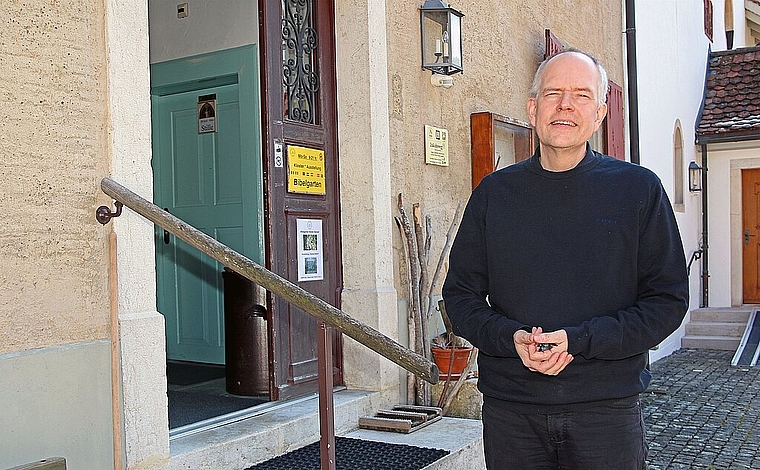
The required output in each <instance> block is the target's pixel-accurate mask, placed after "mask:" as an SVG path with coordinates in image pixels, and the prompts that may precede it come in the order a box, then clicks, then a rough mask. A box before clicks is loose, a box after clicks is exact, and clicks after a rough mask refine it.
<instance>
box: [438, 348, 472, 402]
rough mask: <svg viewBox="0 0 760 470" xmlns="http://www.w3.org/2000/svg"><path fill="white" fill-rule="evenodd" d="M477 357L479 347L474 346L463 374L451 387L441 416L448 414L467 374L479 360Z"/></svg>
mask: <svg viewBox="0 0 760 470" xmlns="http://www.w3.org/2000/svg"><path fill="white" fill-rule="evenodd" d="M477 358H478V349H477V348H472V351H471V352H470V359H469V360H468V361H467V365H466V366H465V368H464V370H463V371H462V375H460V376H459V378H458V379H457V381H456V383H454V387H452V388H451V392H449V393H448V395H447V396H446V400H445V401H444V402H443V406H442V407H441V409H442V411H441V416H446V412H447V411H448V410H449V407H450V406H451V403H452V402H453V401H454V397H456V396H457V393H458V392H459V389H460V388H462V385H464V381H465V380H467V376H468V375H469V373H470V371H471V370H472V368H473V366H474V365H475V361H476V360H477ZM441 396H443V394H441Z"/></svg>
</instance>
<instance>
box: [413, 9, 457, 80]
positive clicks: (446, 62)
mask: <svg viewBox="0 0 760 470" xmlns="http://www.w3.org/2000/svg"><path fill="white" fill-rule="evenodd" d="M463 16H464V15H463V14H462V13H461V12H459V11H457V10H455V9H453V8H451V7H450V6H448V5H447V4H446V3H444V2H442V1H441V0H425V4H424V5H422V6H421V7H420V30H421V34H422V68H424V69H428V70H430V71H432V72H433V73H434V74H437V75H452V74H455V73H459V72H461V71H462V17H463ZM431 81H433V83H434V84H436V83H435V82H436V81H438V82H439V83H438V84H441V85H443V86H446V84H447V83H448V84H449V86H451V85H450V83H453V80H452V79H451V78H449V79H448V80H441V79H440V78H439V79H436V80H431Z"/></svg>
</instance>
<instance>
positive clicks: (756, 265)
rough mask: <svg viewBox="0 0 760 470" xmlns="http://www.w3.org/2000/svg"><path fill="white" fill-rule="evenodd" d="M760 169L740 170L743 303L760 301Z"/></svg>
mask: <svg viewBox="0 0 760 470" xmlns="http://www.w3.org/2000/svg"><path fill="white" fill-rule="evenodd" d="M759 214H760V169H746V170H742V286H743V289H742V290H743V294H742V295H743V303H745V304H758V303H760V215H759Z"/></svg>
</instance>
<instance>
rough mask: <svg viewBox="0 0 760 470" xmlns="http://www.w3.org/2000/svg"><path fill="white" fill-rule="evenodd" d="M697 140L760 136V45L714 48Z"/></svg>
mask: <svg viewBox="0 0 760 470" xmlns="http://www.w3.org/2000/svg"><path fill="white" fill-rule="evenodd" d="M696 130H697V142H699V143H706V142H710V141H726V142H730V141H739V140H748V139H760V46H755V47H744V48H741V49H735V50H730V51H720V52H712V53H711V54H710V64H709V66H708V69H707V84H706V85H705V95H704V103H703V108H702V115H701V117H700V119H699V122H698V123H697V129H696Z"/></svg>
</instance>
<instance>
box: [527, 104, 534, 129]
mask: <svg viewBox="0 0 760 470" xmlns="http://www.w3.org/2000/svg"><path fill="white" fill-rule="evenodd" d="M526 107H527V108H528V117H529V118H530V125H531V126H533V127H536V99H535V98H533V97H531V98H528V103H527V105H526Z"/></svg>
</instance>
